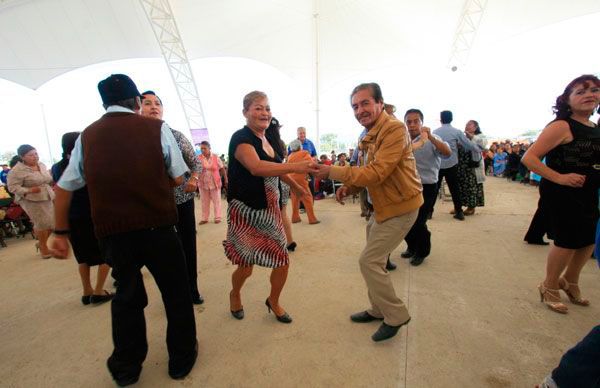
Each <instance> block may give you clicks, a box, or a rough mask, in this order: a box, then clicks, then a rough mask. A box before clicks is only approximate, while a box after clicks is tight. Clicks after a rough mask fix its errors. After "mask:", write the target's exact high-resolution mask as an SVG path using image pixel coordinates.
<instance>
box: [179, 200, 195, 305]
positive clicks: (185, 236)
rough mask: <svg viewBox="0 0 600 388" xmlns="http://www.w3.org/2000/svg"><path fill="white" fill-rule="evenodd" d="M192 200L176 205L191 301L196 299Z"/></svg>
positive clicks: (193, 205)
mask: <svg viewBox="0 0 600 388" xmlns="http://www.w3.org/2000/svg"><path fill="white" fill-rule="evenodd" d="M194 207H195V204H194V199H193V198H192V199H190V200H189V201H187V202H184V203H182V204H179V205H177V214H178V216H179V217H178V222H177V235H178V236H179V239H180V240H181V245H182V246H183V253H184V255H185V263H186V265H187V274H188V280H189V281H190V292H191V295H192V299H194V298H198V297H199V296H200V292H199V291H198V267H197V254H196V214H195V213H194Z"/></svg>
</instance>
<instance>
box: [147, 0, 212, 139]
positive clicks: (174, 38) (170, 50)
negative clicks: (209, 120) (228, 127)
mask: <svg viewBox="0 0 600 388" xmlns="http://www.w3.org/2000/svg"><path fill="white" fill-rule="evenodd" d="M140 3H141V5H142V7H143V8H144V11H145V12H146V16H147V17H148V20H149V21H150V25H151V26H152V30H153V31H154V35H155V36H156V40H157V41H158V44H159V45H160V50H161V52H162V54H163V57H164V59H165V62H166V63H167V67H168V68H169V72H170V73H171V78H172V79H173V83H174V84H175V88H176V89H177V94H178V95H179V100H180V101H181V105H182V106H183V111H184V113H185V117H186V119H187V122H188V125H189V127H190V129H201V128H206V122H205V120H204V111H203V110H202V104H201V103H200V97H199V95H198V89H197V88H196V82H195V81H194V75H193V74H192V68H191V66H190V63H189V61H188V58H187V54H186V52H185V47H184V46H183V40H182V39H181V36H180V35H179V29H178V28H177V24H176V23H175V17H174V16H173V11H171V6H170V4H169V0H140Z"/></svg>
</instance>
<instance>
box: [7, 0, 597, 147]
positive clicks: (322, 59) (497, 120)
mask: <svg viewBox="0 0 600 388" xmlns="http://www.w3.org/2000/svg"><path fill="white" fill-rule="evenodd" d="M170 4H171V8H172V10H173V13H174V16H175V19H176V21H177V25H178V28H179V31H180V33H181V36H182V39H183V42H184V45H185V47H186V51H187V56H188V58H189V59H190V61H191V62H192V63H193V64H194V63H198V61H204V60H207V59H209V58H228V57H229V58H246V59H251V60H255V61H258V62H261V63H264V64H265V65H267V66H271V67H273V68H275V69H278V70H279V71H280V72H282V73H283V74H285V75H287V76H288V77H289V79H290V80H291V82H292V84H291V85H292V86H291V89H292V90H290V91H289V92H290V93H293V94H294V101H296V102H298V101H299V104H300V105H302V106H304V105H305V106H306V107H309V108H308V109H304V108H301V109H300V110H301V111H302V112H303V113H302V114H303V115H304V120H305V121H306V122H307V123H308V124H305V126H307V127H309V134H310V127H311V126H314V124H315V123H314V116H315V110H316V109H317V105H316V103H315V100H316V99H315V97H316V96H317V95H318V97H319V101H320V103H319V106H318V109H319V111H320V115H321V127H322V128H324V129H323V130H322V131H321V132H322V133H324V132H327V131H337V130H343V129H344V128H346V129H348V128H356V123H354V122H353V118H352V115H351V114H350V112H349V111H348V93H349V91H350V90H351V88H352V87H353V86H355V85H356V84H357V83H358V82H364V81H371V80H373V81H378V82H380V83H381V85H382V87H383V91H384V96H385V98H386V100H387V101H390V102H393V103H395V104H396V105H398V106H399V108H400V109H407V108H410V107H423V106H428V107H429V108H430V111H429V112H426V115H429V116H430V119H431V121H432V125H434V124H435V120H434V119H435V118H434V117H431V116H435V115H436V114H437V112H435V111H434V110H437V109H445V108H451V109H453V110H456V111H458V112H459V113H458V115H455V116H456V117H460V118H461V119H463V118H464V119H468V118H473V117H471V116H469V117H467V115H476V116H477V118H480V119H482V120H483V121H484V122H485V121H487V122H488V123H490V125H489V126H488V127H492V126H493V127H494V128H497V129H498V130H500V129H501V128H504V127H506V126H507V125H509V123H511V117H510V115H511V110H513V109H517V107H522V108H523V109H535V110H536V111H537V112H538V113H536V114H533V115H532V116H536V117H535V125H536V126H537V127H540V126H543V122H541V120H540V118H539V116H540V115H541V114H542V115H547V117H548V118H550V116H549V115H548V113H549V107H550V105H551V104H552V102H553V101H552V100H553V98H554V97H555V96H556V95H557V94H558V93H560V91H561V89H562V87H564V85H565V84H566V82H568V81H569V80H570V79H572V78H573V77H575V76H577V75H580V74H581V73H598V72H600V64H599V63H598V56H597V55H596V51H597V50H596V49H595V42H596V41H597V36H598V33H597V31H598V29H597V26H598V25H600V1H598V0H577V1H571V2H565V1H564V0H488V1H487V6H486V7H485V12H484V13H483V17H482V19H481V23H480V26H479V29H478V32H477V35H476V39H475V41H474V43H473V45H472V47H471V50H470V56H469V62H468V64H467V65H466V66H462V65H461V66H459V68H458V71H457V72H456V73H453V72H451V71H450V70H449V69H448V65H449V63H448V59H449V56H450V53H451V48H452V43H453V40H454V37H455V32H456V29H457V25H458V22H459V19H460V17H461V14H462V10H463V6H464V4H465V1H464V0H445V1H439V0H422V1H408V0H369V1H367V0H310V1H308V0H304V1H301V0H268V1H261V2H254V1H241V0H220V1H206V0H201V1H198V0H171V1H170ZM316 31H318V38H317V35H316ZM317 51H318V53H319V54H318V65H317V64H316V63H317V56H316V52H317ZM0 53H2V55H0V78H3V79H5V80H9V81H12V82H14V83H17V84H20V85H23V86H25V87H28V88H31V89H35V90H37V89H39V88H40V87H41V86H42V85H44V84H46V83H48V81H50V80H52V79H54V78H56V77H58V79H59V80H60V79H61V78H62V77H64V76H65V73H68V72H72V71H75V70H77V69H80V68H82V67H86V66H89V65H94V64H97V63H105V62H110V61H116V60H123V59H135V58H159V59H160V58H161V51H160V48H159V45H158V43H157V41H156V39H155V36H154V33H153V32H152V28H151V26H150V23H149V22H148V20H147V18H146V15H145V13H144V10H143V8H142V5H141V4H140V2H139V1H137V0H3V1H2V0H0ZM194 68H197V66H196V67H194ZM195 71H196V70H195ZM547 74H552V75H554V76H553V77H548V76H547ZM317 75H318V80H319V83H318V85H319V86H318V92H317V88H316V85H317V83H316V79H317ZM132 76H133V78H134V79H135V75H132ZM246 77H252V73H248V74H246ZM202 79H203V76H202V74H196V81H197V83H198V85H197V86H198V89H199V91H200V94H201V95H202V99H205V98H206V94H205V93H203V90H204V89H203V88H204V85H203V84H202V82H201V80H202ZM532 87H533V88H536V89H538V91H540V93H541V92H543V93H544V95H545V96H546V97H545V98H546V99H544V100H540V99H538V98H536V101H531V100H532V98H531V97H530V96H528V95H527V94H528V93H530V88H532ZM457 91H460V92H461V94H463V95H464V94H466V95H469V92H470V91H472V96H471V97H464V96H463V97H461V98H458V97H457ZM499 91H504V92H507V93H510V92H511V91H512V93H513V94H512V95H511V100H510V101H507V100H506V99H503V100H497V97H498V93H499ZM236 98H237V96H236ZM203 103H204V101H203ZM272 103H273V101H272ZM528 104H530V105H528ZM209 105H210V104H209ZM238 106H239V105H238ZM238 106H236V107H235V111H236V113H237V112H238ZM507 109H508V111H507ZM519 109H520V108H519ZM461 111H462V112H463V113H462V114H463V115H464V117H463V116H461V113H460V112H461ZM470 111H474V112H470ZM340 112H341V113H340ZM539 112H543V113H539ZM206 113H207V115H208V116H209V118H208V120H207V124H208V127H209V131H214V130H215V129H219V130H221V128H217V127H218V123H217V121H216V120H215V119H213V120H210V116H211V112H210V111H209V110H206ZM214 116H215V115H213V117H214ZM545 117H546V116H545ZM512 122H513V123H514V119H513V121H512ZM293 123H294V124H295V123H296V122H295V121H294V122H293ZM533 124H534V123H522V128H523V129H530V128H531V126H532V125H533ZM460 125H462V123H461V124H460ZM460 125H459V124H457V126H460ZM513 125H514V124H513ZM233 129H234V128H230V130H233ZM288 130H290V128H288ZM352 136H355V134H353V135H352Z"/></svg>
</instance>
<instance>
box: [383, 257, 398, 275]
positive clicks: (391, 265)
mask: <svg viewBox="0 0 600 388" xmlns="http://www.w3.org/2000/svg"><path fill="white" fill-rule="evenodd" d="M385 269H387V270H388V271H393V270H395V269H396V264H394V263H392V262H391V261H390V256H389V255H388V259H387V263H386V264H385Z"/></svg>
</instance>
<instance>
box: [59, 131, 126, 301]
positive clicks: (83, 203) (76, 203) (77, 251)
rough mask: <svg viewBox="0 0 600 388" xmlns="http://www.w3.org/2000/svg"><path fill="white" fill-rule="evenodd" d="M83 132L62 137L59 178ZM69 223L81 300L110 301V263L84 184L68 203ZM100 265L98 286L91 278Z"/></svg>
mask: <svg viewBox="0 0 600 388" xmlns="http://www.w3.org/2000/svg"><path fill="white" fill-rule="evenodd" d="M79 134H80V132H67V133H65V134H64V135H63V137H62V148H63V154H62V159H61V161H60V162H58V163H56V164H55V165H53V166H52V179H53V180H54V182H58V180H59V179H60V177H61V176H62V174H63V172H65V169H66V168H67V166H68V165H69V158H70V157H71V152H72V151H73V148H74V147H75V141H76V140H77V138H78V137H79ZM69 225H70V226H71V233H70V234H69V241H70V242H71V246H72V247H73V255H74V256H75V260H77V264H78V265H79V276H80V277H81V284H82V285H83V296H82V297H81V303H83V304H84V305H88V304H90V303H92V304H99V303H104V302H108V301H109V300H111V299H112V298H113V296H114V295H113V294H111V293H110V292H108V291H105V290H104V282H105V281H106V277H107V276H108V271H110V267H109V266H108V264H106V262H105V260H104V258H103V257H102V254H101V253H100V247H99V245H98V240H97V239H96V236H95V234H94V224H93V223H92V210H91V208H90V197H89V195H88V190H87V187H82V188H81V189H79V190H75V191H74V192H73V197H72V199H71V206H70V207H69ZM96 265H97V266H98V274H97V275H96V286H95V287H92V282H91V280H90V267H93V266H96Z"/></svg>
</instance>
